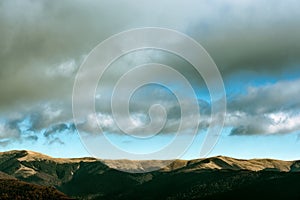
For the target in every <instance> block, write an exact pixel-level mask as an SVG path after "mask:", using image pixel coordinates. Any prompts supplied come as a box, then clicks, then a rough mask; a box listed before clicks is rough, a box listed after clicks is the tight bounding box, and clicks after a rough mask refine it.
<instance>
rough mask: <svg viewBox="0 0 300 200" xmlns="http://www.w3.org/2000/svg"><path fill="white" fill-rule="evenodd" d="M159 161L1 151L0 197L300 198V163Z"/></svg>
mask: <svg viewBox="0 0 300 200" xmlns="http://www.w3.org/2000/svg"><path fill="white" fill-rule="evenodd" d="M163 162H167V161H162V160H149V161H147V160H144V161H132V160H99V159H96V158H70V159H66V158H52V157H50V156H47V155H43V154H40V153H37V152H32V151H26V150H21V151H16V150H15V151H8V152H2V153H0V171H1V173H0V191H1V193H2V196H3V195H4V196H3V198H1V196H0V198H1V199H5V197H7V199H9V197H12V196H10V195H15V194H16V193H15V192H13V191H19V190H20V191H24V194H25V193H26V196H28V195H31V194H34V195H35V196H34V197H31V198H29V199H41V198H40V197H41V194H48V195H49V197H48V198H47V199H51V198H52V197H53V198H52V199H228V198H232V199H254V198H258V199H261V198H266V199H270V198H272V199H300V190H299V188H300V161H281V160H274V159H250V160H242V159H234V158H230V157H224V156H216V157H211V158H202V159H195V160H174V161H172V162H171V164H168V165H167V166H166V167H163V168H161V169H158V166H160V164H161V163H163ZM168 162H169V161H168ZM153 169H157V170H156V171H151V170H153ZM147 171H151V172H147ZM135 172H139V173H135ZM3 185H5V187H4V186H3ZM7 185H9V187H8V186H7ZM1 186H2V187H1ZM5 188H9V189H5ZM26 188H27V189H26ZM6 190H7V191H6ZM30 191H47V192H44V193H41V194H40V196H38V195H37V194H36V193H32V192H31V193H30ZM10 192H11V194H10ZM20 195H21V194H20ZM51 195H52V196H51ZM53 195H54V196H53ZM55 195H56V196H55ZM50 196H51V198H50ZM14 199H15V198H14ZM21 199H22V198H21ZM23 199H27V198H23ZM42 199H43V198H42ZM44 199H46V197H45V198H44Z"/></svg>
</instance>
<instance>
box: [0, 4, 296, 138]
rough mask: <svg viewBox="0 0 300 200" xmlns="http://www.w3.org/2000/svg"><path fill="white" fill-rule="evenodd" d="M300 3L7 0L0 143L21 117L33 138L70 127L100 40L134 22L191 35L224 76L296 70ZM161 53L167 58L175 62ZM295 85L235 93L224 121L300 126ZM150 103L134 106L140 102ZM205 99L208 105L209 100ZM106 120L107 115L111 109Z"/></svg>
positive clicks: (0, 33) (239, 129)
mask: <svg viewBox="0 0 300 200" xmlns="http://www.w3.org/2000/svg"><path fill="white" fill-rule="evenodd" d="M299 5H300V3H299V1H297V0H288V1H283V0H275V1H272V3H270V2H269V1H267V0H263V1H248V0H244V1H237V0H236V1H235V0H231V1H230V0H225V1H222V2H218V1H208V0H204V1H171V0H168V1H163V2H161V1H151V2H150V1H138V0H135V1H128V0H122V1H117V2H109V1H91V0H89V1H76V0H75V1H69V0H68V1H59V2H58V1H32V0H24V1H16V0H7V1H1V2H0V27H1V29H0V47H1V48H0V92H1V95H0V109H1V112H0V116H1V117H2V118H3V120H2V121H1V123H0V134H1V135H0V139H1V141H0V142H1V144H2V143H3V144H6V143H7V142H6V141H7V140H6V139H11V140H18V139H19V138H22V137H23V136H22V135H21V132H22V131H21V130H20V127H19V124H20V123H21V122H22V121H24V119H26V118H30V120H31V125H30V129H29V130H28V131H27V132H29V133H28V135H25V136H24V137H28V138H29V139H30V138H31V139H33V140H34V139H36V137H34V135H31V132H30V131H32V132H34V131H36V132H39V131H41V130H44V132H43V133H44V136H45V137H50V135H52V134H55V133H56V132H59V131H61V129H62V128H65V129H70V130H71V131H72V130H73V128H72V127H73V126H72V125H70V123H71V121H72V113H71V93H72V86H73V82H74V77H75V74H76V71H77V69H78V67H79V65H80V64H81V62H82V60H83V59H84V57H85V56H86V55H87V54H88V53H89V52H90V50H91V49H92V48H93V47H94V46H96V45H97V44H98V43H99V42H101V41H103V40H104V39H106V38H107V37H109V36H111V35H112V34H115V33H118V32H120V31H124V30H127V29H129V28H137V27H145V26H161V27H166V28H172V29H176V30H179V31H182V32H184V33H186V34H188V35H190V36H192V37H193V38H195V39H196V40H197V41H198V42H200V43H201V44H203V46H204V47H205V48H206V50H207V51H208V52H209V53H210V55H211V56H212V58H213V59H214V60H215V62H216V63H217V65H218V67H219V69H220V71H221V73H222V75H223V77H224V79H225V80H226V79H229V80H230V78H232V77H233V76H238V72H240V71H244V72H246V73H247V72H253V73H257V75H258V76H259V75H260V74H263V73H265V74H267V75H269V76H273V77H275V78H277V79H279V78H280V77H281V76H282V75H281V74H282V73H286V72H293V70H294V71H296V72H297V69H299V64H300V43H299V41H300V20H299V19H300V13H299V11H298V8H299ZM154 57H155V56H154ZM139 58H140V57H139ZM164 58H165V59H166V60H167V63H169V64H170V65H171V64H172V63H174V62H176V63H178V60H176V59H173V58H172V59H169V58H168V57H164ZM136 59H137V57H135V56H133V57H129V58H128V60H127V61H125V62H123V63H122V62H121V63H119V64H120V65H122V64H123V65H124V64H126V65H127V64H132V63H138V62H139V61H137V60H136ZM155 59H157V57H156V58H155ZM158 60H163V59H161V58H158ZM143 61H147V56H145V58H144V60H143V59H142V61H141V62H143ZM180 67H182V68H184V69H185V67H186V65H185V64H184V63H181V65H179V66H178V68H180ZM297 67H298V68H297ZM183 71H185V70H183ZM113 75H114V74H113V73H112V74H111V75H110V76H109V77H108V82H109V80H111V77H112V76H113ZM185 75H186V76H188V77H190V78H191V79H196V78H195V77H194V71H193V70H190V71H185ZM197 83H199V84H202V82H201V81H200V82H197ZM297 85H299V81H293V82H284V81H281V82H279V83H278V84H274V85H270V86H263V87H256V88H249V90H248V91H247V93H246V94H245V95H238V96H235V97H234V98H233V99H232V100H229V104H228V110H229V111H228V119H227V122H226V123H227V124H226V125H227V126H229V127H234V129H233V131H232V133H231V134H233V135H248V134H274V133H288V132H292V131H295V130H298V129H299V126H298V121H297V120H298V116H299V114H298V112H299V103H298V102H299V100H300V99H299V94H298V93H299V92H298V91H300V89H299V87H298V86H297ZM228 87H231V86H230V85H229V86H228ZM278 94H281V95H280V97H278ZM150 100H151V99H149V102H150ZM47 102H48V103H47ZM57 102H59V103H57ZM170 104H171V105H172V103H170ZM148 105H149V103H148V102H144V103H140V104H138V103H136V104H135V106H136V109H140V110H143V108H145V107H146V106H148ZM203 107H205V108H207V110H209V105H207V106H203ZM144 110H146V109H144ZM207 113H209V112H207ZM207 113H206V114H203V116H204V117H205V116H207ZM105 114H106V113H102V115H101V116H102V117H103V116H104V115H105ZM175 115H176V113H175V114H174V116H175ZM174 116H173V115H172V116H170V119H171V120H173V121H170V131H171V130H173V129H171V127H172V124H173V125H174V124H175V125H174V127H176V124H177V121H176V120H177V117H174ZM105 119H106V120H108V121H106V122H109V115H107V116H106V118H105ZM203 120H204V119H203ZM278 120H279V121H278ZM280 120H281V121H280ZM87 121H88V120H87ZM204 121H205V122H201V123H202V124H203V127H206V126H207V124H208V123H209V122H208V120H204ZM288 124H290V125H288ZM108 125H109V124H107V126H108ZM272 125H273V126H272ZM107 128H108V130H111V131H112V130H114V131H116V129H115V128H113V127H109V126H108V127H107ZM54 139H56V138H54Z"/></svg>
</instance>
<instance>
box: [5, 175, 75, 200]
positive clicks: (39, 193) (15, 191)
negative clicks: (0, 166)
mask: <svg viewBox="0 0 300 200" xmlns="http://www.w3.org/2000/svg"><path fill="white" fill-rule="evenodd" d="M0 199H2V200H6V199H7V200H8V199H28V200H35V199H36V200H38V199H48V200H56V199H61V200H68V199H71V198H69V197H67V196H66V195H65V194H63V193H62V192H59V191H58V190H56V189H55V188H54V187H46V186H40V185H36V184H30V183H26V182H23V181H19V180H17V179H16V178H14V177H13V176H10V175H8V174H5V173H3V172H0Z"/></svg>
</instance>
